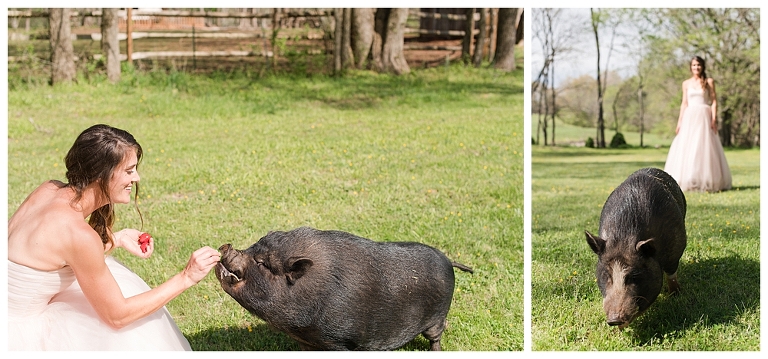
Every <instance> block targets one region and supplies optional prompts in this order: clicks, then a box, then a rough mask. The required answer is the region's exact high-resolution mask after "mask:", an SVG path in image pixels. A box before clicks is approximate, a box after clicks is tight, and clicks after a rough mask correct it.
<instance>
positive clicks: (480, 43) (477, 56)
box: [472, 8, 488, 67]
mask: <svg viewBox="0 0 768 359" xmlns="http://www.w3.org/2000/svg"><path fill="white" fill-rule="evenodd" d="M478 12H480V22H479V23H478V24H477V26H478V27H479V28H480V32H479V33H478V34H477V41H476V42H475V53H474V55H473V57H472V62H473V63H474V64H475V67H480V65H481V64H482V63H483V50H484V49H485V38H486V36H485V28H486V26H487V24H486V23H487V21H488V20H487V17H488V15H487V13H488V9H482V8H481V9H478Z"/></svg>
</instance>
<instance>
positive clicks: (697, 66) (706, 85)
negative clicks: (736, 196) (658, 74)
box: [664, 56, 731, 192]
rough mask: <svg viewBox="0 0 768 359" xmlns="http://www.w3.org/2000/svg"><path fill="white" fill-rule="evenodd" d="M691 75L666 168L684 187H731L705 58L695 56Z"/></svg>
mask: <svg viewBox="0 0 768 359" xmlns="http://www.w3.org/2000/svg"><path fill="white" fill-rule="evenodd" d="M690 70H691V78H689V79H687V80H685V81H684V82H683V101H682V103H681V104H680V115H679V116H678V120H677V128H676V129H675V134H676V136H675V139H674V140H672V145H670V147H669V154H668V155H667V162H666V164H665V166H664V171H666V172H667V173H669V174H670V175H671V176H672V177H673V178H674V179H675V180H676V181H677V183H678V185H680V188H681V189H682V190H683V191H707V192H718V191H723V190H728V189H730V188H731V170H730V169H729V168H728V162H727V161H726V159H725V153H724V152H723V146H722V145H721V144H720V138H719V137H718V136H717V96H716V93H715V80H714V79H712V78H711V77H707V72H706V67H705V65H704V59H702V58H701V57H698V56H696V57H694V58H693V59H691V63H690Z"/></svg>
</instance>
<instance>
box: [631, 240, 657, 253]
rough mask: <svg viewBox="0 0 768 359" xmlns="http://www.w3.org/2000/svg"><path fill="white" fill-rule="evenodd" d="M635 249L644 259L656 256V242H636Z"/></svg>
mask: <svg viewBox="0 0 768 359" xmlns="http://www.w3.org/2000/svg"><path fill="white" fill-rule="evenodd" d="M635 249H637V251H638V252H640V254H642V255H643V256H645V257H653V255H654V254H656V240H655V239H654V238H651V239H646V240H644V241H640V242H637V244H636V245H635Z"/></svg>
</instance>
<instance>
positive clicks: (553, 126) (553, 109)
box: [549, 53, 557, 146]
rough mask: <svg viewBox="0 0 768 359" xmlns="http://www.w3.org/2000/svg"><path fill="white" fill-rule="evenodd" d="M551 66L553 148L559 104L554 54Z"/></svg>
mask: <svg viewBox="0 0 768 359" xmlns="http://www.w3.org/2000/svg"><path fill="white" fill-rule="evenodd" d="M549 66H550V67H551V68H552V146H555V116H557V103H555V97H556V95H557V90H556V89H555V54H554V53H553V54H552V61H550V62H549Z"/></svg>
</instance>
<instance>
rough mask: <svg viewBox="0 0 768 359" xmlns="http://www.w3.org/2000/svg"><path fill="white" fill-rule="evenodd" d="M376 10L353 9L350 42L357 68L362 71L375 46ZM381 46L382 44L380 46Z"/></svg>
mask: <svg viewBox="0 0 768 359" xmlns="http://www.w3.org/2000/svg"><path fill="white" fill-rule="evenodd" d="M374 11H375V10H374V9H372V8H366V9H352V34H351V36H350V42H351V45H352V57H353V58H354V60H355V67H356V68H358V69H362V68H364V67H365V61H366V60H368V55H369V54H370V52H371V45H372V44H373V33H374V31H373V28H374V21H373V14H374ZM379 46H381V44H379Z"/></svg>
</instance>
